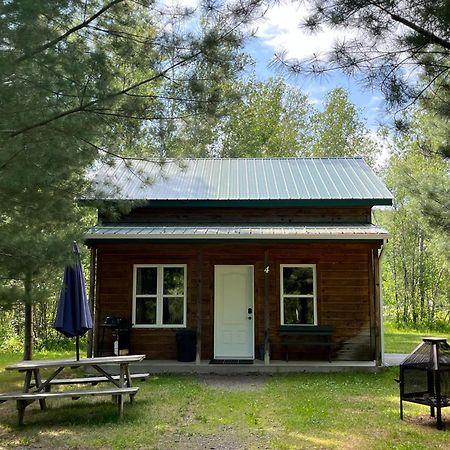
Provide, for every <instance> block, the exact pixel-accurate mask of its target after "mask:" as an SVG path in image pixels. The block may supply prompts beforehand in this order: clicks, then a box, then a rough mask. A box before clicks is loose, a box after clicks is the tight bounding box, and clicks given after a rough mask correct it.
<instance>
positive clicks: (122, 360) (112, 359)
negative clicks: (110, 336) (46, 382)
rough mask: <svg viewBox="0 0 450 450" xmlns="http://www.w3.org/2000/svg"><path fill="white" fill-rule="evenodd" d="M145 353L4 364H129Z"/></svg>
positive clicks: (25, 366)
mask: <svg viewBox="0 0 450 450" xmlns="http://www.w3.org/2000/svg"><path fill="white" fill-rule="evenodd" d="M144 358H145V355H125V356H102V357H98V358H82V359H80V360H78V361H77V360H76V359H75V358H73V359H72V358H71V359H33V360H25V361H20V362H18V363H14V364H10V365H9V366H6V367H5V369H6V370H19V371H20V370H30V369H44V368H47V367H79V366H93V365H99V364H129V363H133V362H139V361H142V360H143V359H144Z"/></svg>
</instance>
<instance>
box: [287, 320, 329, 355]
mask: <svg viewBox="0 0 450 450" xmlns="http://www.w3.org/2000/svg"><path fill="white" fill-rule="evenodd" d="M334 332H335V328H334V327H333V326H331V325H281V327H280V331H279V334H280V336H281V338H282V339H281V342H282V345H283V346H284V351H285V357H286V362H289V347H291V346H297V347H302V346H308V347H325V348H326V349H327V355H328V361H329V362H331V349H332V347H333V345H334V344H333V341H332V339H331V338H332V336H333V334H334Z"/></svg>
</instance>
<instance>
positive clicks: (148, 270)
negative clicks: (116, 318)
mask: <svg viewBox="0 0 450 450" xmlns="http://www.w3.org/2000/svg"><path fill="white" fill-rule="evenodd" d="M157 279H158V269H157V268H156V267H138V268H137V270H136V294H137V295H156V284H157Z"/></svg>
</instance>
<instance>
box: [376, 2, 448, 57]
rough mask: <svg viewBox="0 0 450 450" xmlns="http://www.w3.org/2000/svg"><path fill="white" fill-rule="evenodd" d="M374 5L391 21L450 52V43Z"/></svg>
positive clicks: (378, 5) (380, 6)
mask: <svg viewBox="0 0 450 450" xmlns="http://www.w3.org/2000/svg"><path fill="white" fill-rule="evenodd" d="M373 5H374V6H375V7H376V8H378V9H380V10H381V11H383V12H384V13H386V14H387V15H389V17H391V19H392V20H394V21H395V22H398V23H401V24H402V25H405V26H406V27H408V28H410V29H411V30H414V31H415V32H416V33H419V34H421V35H422V36H426V37H427V38H428V39H429V40H430V44H436V45H439V46H441V47H444V48H446V49H447V50H450V42H448V41H446V40H444V39H442V38H440V37H439V36H436V35H435V34H434V33H432V32H431V31H428V30H426V29H425V28H423V27H421V26H419V25H416V24H415V23H413V22H411V21H409V20H408V19H405V18H404V17H402V16H399V15H398V14H396V13H393V12H391V11H389V10H388V9H387V8H385V7H383V6H382V5H380V4H378V3H376V2H374V3H373Z"/></svg>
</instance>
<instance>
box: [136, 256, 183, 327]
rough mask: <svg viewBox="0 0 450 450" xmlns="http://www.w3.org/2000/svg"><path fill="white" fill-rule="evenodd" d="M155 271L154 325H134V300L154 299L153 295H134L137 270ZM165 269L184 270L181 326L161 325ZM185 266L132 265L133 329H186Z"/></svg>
mask: <svg viewBox="0 0 450 450" xmlns="http://www.w3.org/2000/svg"><path fill="white" fill-rule="evenodd" d="M151 267H154V268H156V269H157V285H156V323H155V324H145V323H136V298H138V297H155V295H139V296H137V295H136V280H137V276H136V275H137V270H138V269H140V268H151ZM165 267H182V268H183V269H184V293H183V323H182V324H173V325H172V324H163V323H162V319H163V317H162V316H163V315H162V301H163V277H164V275H163V270H164V268H165ZM186 291H187V264H134V265H133V299H132V300H133V301H132V304H133V306H132V308H133V310H132V321H133V328H186V319H187V301H186V298H187V294H186ZM164 297H180V295H174V296H170V295H165V296H164Z"/></svg>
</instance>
